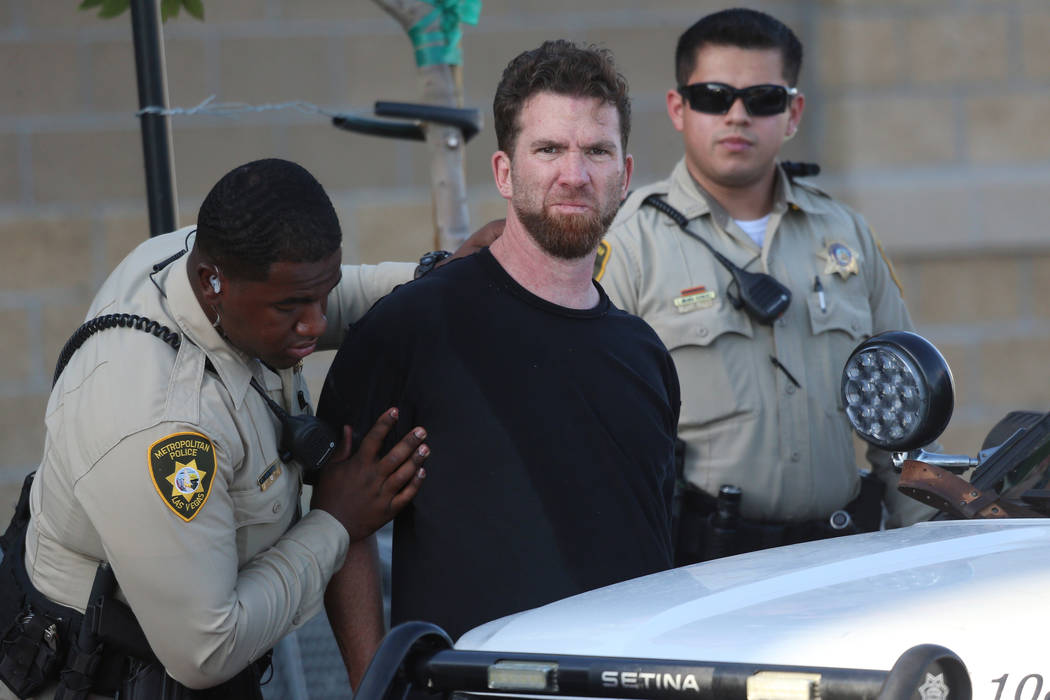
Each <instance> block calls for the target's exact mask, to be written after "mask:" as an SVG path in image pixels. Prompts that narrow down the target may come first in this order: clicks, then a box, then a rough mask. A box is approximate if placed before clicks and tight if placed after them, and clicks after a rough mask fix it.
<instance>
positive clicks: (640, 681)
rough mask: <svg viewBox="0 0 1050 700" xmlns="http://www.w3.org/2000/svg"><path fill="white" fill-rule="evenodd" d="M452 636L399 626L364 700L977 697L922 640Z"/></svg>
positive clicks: (431, 628) (956, 664) (949, 656)
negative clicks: (549, 645)
mask: <svg viewBox="0 0 1050 700" xmlns="http://www.w3.org/2000/svg"><path fill="white" fill-rule="evenodd" d="M451 647H452V642H451V640H450V639H449V637H448V635H447V634H445V632H444V631H443V630H442V629H441V628H440V627H438V626H437V625H433V624H431V623H428V622H406V623H404V624H401V625H398V626H396V627H394V628H393V629H391V630H390V633H389V634H387V636H386V638H385V639H384V640H383V642H382V644H381V645H380V647H379V650H378V651H377V652H376V655H375V657H374V658H373V659H372V663H371V664H370V665H369V667H368V670H367V671H366V673H365V676H364V678H363V679H362V681H361V686H360V688H358V691H357V694H356V695H354V698H355V700H360V699H364V698H368V699H369V700H401V698H403V697H404V696H405V693H406V692H407V690H408V689H409V688H419V689H426V690H427V691H429V692H431V693H451V692H453V691H462V692H468V693H470V692H476V693H484V694H485V695H486V696H489V695H492V696H494V697H503V696H506V695H514V696H520V695H527V696H529V697H533V696H534V694H536V693H539V694H541V695H544V696H547V695H551V696H574V697H593V698H648V699H649V700H678V699H680V698H696V697H718V698H724V699H725V700H745V699H746V698H747V697H749V695H750V694H749V692H748V685H749V683H751V682H753V681H754V680H755V679H754V677H755V676H756V674H769V673H772V674H774V675H775V674H777V673H780V674H784V673H786V674H792V675H795V676H800V675H801V676H810V677H811V678H799V679H798V680H800V681H805V682H813V683H816V684H817V687H818V688H819V692H820V697H821V698H825V699H826V700H873V699H877V700H901V699H903V698H909V697H913V696H914V694H915V692H916V689H917V688H918V687H919V686H920V685H922V684H923V683H924V682H926V681H928V680H929V679H928V674H935V675H937V676H939V678H937V679H935V680H936V682H937V683H939V684H943V686H944V688H943V689H946V690H950V693H951V695H950V697H952V698H955V700H970V698H971V697H972V693H973V689H972V686H971V683H970V678H969V675H968V674H967V671H966V666H965V664H964V663H963V662H962V660H961V659H960V658H959V657H958V656H956V655H955V654H954V653H953V652H952V651H950V650H948V649H946V648H944V647H941V646H936V645H933V644H920V645H918V646H915V647H912V648H910V649H908V650H907V651H905V652H904V653H903V654H901V656H900V657H899V658H898V659H897V661H896V663H894V665H893V668H892V669H890V670H889V671H880V670H872V669H860V668H827V667H805V666H784V665H762V664H755V663H726V662H720V661H696V660H668V659H640V658H617V657H598V656H575V655H565V654H543V653H535V654H532V653H520V652H519V653H507V652H493V651H471V650H457V649H452V648H451ZM507 664H510V665H511V666H516V667H517V669H520V668H523V667H527V668H530V669H537V668H538V669H539V670H540V672H541V673H542V674H545V675H544V677H543V681H544V682H543V684H542V687H540V686H539V685H535V686H527V687H526V686H521V685H519V686H517V687H511V686H508V685H503V684H501V683H500V682H499V680H498V679H496V678H495V677H494V676H493V669H497V670H498V667H499V666H500V665H504V666H506V665H507Z"/></svg>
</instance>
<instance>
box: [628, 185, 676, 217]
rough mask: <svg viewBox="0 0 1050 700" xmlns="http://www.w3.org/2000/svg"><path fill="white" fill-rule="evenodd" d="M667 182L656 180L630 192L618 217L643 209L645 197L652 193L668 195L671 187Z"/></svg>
mask: <svg viewBox="0 0 1050 700" xmlns="http://www.w3.org/2000/svg"><path fill="white" fill-rule="evenodd" d="M667 184H668V183H666V182H655V183H653V184H651V185H646V186H645V187H640V188H638V189H636V190H631V191H630V192H628V193H627V196H626V197H624V200H623V204H621V205H620V210H619V211H618V212H617V218H619V217H621V216H624V215H629V214H633V213H634V212H636V211H638V210H639V209H641V208H642V202H644V201H645V198H646V197H648V196H649V195H651V194H660V195H664V196H667V193H668V190H669V189H670V188H669V187H668V186H667Z"/></svg>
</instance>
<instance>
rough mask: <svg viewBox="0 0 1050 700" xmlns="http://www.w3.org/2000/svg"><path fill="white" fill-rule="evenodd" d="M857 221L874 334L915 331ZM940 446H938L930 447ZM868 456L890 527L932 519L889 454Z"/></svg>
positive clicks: (893, 279)
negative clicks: (907, 490) (906, 488)
mask: <svg viewBox="0 0 1050 700" xmlns="http://www.w3.org/2000/svg"><path fill="white" fill-rule="evenodd" d="M857 219H858V220H857V225H858V229H859V233H860V236H859V237H860V240H861V243H862V245H863V248H862V255H863V260H864V265H865V270H864V272H865V275H866V277H867V278H868V279H869V280H870V282H869V285H868V289H869V292H868V303H869V304H870V306H871V318H872V332H873V333H881V332H883V331H888V330H906V331H910V330H914V325H913V324H912V321H911V316H910V315H909V313H908V308H907V306H905V303H904V297H903V290H902V289H901V285H900V281H899V279H898V278H897V275H896V273H895V272H894V270H893V264H892V263H891V262H890V260H889V257H888V256H887V255H886V254H885V251H884V250H883V249H882V246H881V244H880V243H879V241H878V239H877V238H876V237H875V235H874V233H873V232H872V231H871V230H870V229H869V228H868V226H867V224H866V223H865V222H864V220H863V219H861V218H860V217H859V216H858V217H857ZM937 447H938V446H937V445H936V443H934V444H933V445H932V446H931V448H937ZM865 456H866V457H867V460H868V463H869V464H871V468H872V473H874V474H875V476H877V477H878V478H879V480H880V481H882V483H883V484H884V485H885V487H886V488H885V491H884V494H885V495H884V496H883V502H884V504H885V505H886V511H887V520H886V525H887V527H901V526H904V525H911V524H913V523H916V522H919V521H921V520H929V519H930V517H932V516H933V515H934V514H935V513H936V512H937V511H936V510H934V509H933V508H930V507H929V506H926V505H923V504H922V503H920V502H919V501H916V500H915V499H913V498H910V497H908V496H905V495H904V494H902V493H901V492H899V491H898V490H897V482H898V480H899V475H898V474H897V472H896V470H894V468H893V465H892V463H891V461H890V453H889V452H886V451H885V450H880V449H878V448H877V447H873V446H871V445H868V448H867V451H866V454H865Z"/></svg>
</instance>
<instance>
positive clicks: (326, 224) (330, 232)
mask: <svg viewBox="0 0 1050 700" xmlns="http://www.w3.org/2000/svg"><path fill="white" fill-rule="evenodd" d="M342 239H343V234H342V230H341V229H340V227H339V217H338V216H337V215H336V213H335V208H334V207H333V206H332V201H331V200H330V199H329V198H328V195H327V194H326V193H325V191H324V188H323V187H321V183H319V182H318V181H317V180H316V179H315V178H314V176H313V175H311V174H310V173H309V172H308V171H307V170H306V168H304V167H302V166H301V165H298V164H297V163H292V162H291V161H287V160H281V159H279V158H267V159H264V160H256V161H252V162H251V163H246V164H244V165H241V166H239V167H237V168H234V169H233V170H231V171H230V172H228V173H226V174H225V175H223V176H222V178H221V179H220V180H219V181H218V182H217V183H216V184H215V186H214V187H212V188H211V191H210V192H209V193H208V195H207V197H205V198H204V202H203V203H202V204H201V208H200V212H199V213H198V215H197V239H196V245H197V246H198V247H199V248H200V251H201V252H202V253H203V254H204V255H205V256H207V257H208V258H209V259H210V260H212V261H213V262H215V263H216V264H217V265H219V267H220V268H221V269H222V271H223V272H224V273H226V274H227V275H229V276H230V277H233V278H238V279H250V280H264V279H266V277H267V275H268V274H269V270H270V265H271V264H273V263H275V262H317V261H318V260H322V259H324V258H326V257H328V256H329V255H331V254H332V253H333V252H335V251H336V250H338V249H339V246H340V245H341V244H342Z"/></svg>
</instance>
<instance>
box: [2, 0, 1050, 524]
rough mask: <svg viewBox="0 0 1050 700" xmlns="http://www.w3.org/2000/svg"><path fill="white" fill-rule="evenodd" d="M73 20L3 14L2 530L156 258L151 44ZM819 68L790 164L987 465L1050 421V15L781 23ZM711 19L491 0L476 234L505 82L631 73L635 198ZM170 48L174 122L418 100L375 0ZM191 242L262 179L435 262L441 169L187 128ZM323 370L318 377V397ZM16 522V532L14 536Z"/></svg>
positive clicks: (51, 12) (301, 136)
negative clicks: (702, 22) (145, 259)
mask: <svg viewBox="0 0 1050 700" xmlns="http://www.w3.org/2000/svg"><path fill="white" fill-rule="evenodd" d="M76 4H77V3H76V2H54V1H45V2H32V1H31V0H0V64H2V65H4V66H5V67H7V70H6V71H5V78H4V80H3V81H0V161H2V162H3V164H4V167H2V168H0V241H2V242H3V245H4V248H3V254H0V321H3V325H2V328H3V331H2V332H0V349H2V350H4V351H5V352H4V354H3V357H4V360H5V361H4V363H3V364H2V365H0V444H2V445H3V455H4V458H3V460H0V509H2V510H0V512H3V513H6V512H8V511H7V509H6V505H5V504H6V503H9V502H10V500H11V499H12V497H13V495H14V491H15V489H16V488H17V484H18V483H19V482H20V481H21V478H22V476H23V475H24V474H25V473H26V472H28V471H30V470H31V469H33V468H34V466H35V464H36V463H37V461H38V459H39V456H40V453H41V450H42V445H43V413H44V407H45V404H46V400H47V393H48V389H49V386H50V377H51V372H52V369H53V367H54V362H55V359H56V357H57V355H58V352H59V350H60V349H61V346H62V344H63V342H64V341H65V339H66V338H67V337H68V335H69V333H70V332H72V330H73V329H74V328H75V327H76V326H77V325H78V324H79V322H80V321H81V320H82V316H83V313H84V311H85V309H86V307H87V303H88V300H89V299H90V297H91V296H92V294H93V292H94V290H95V289H96V288H97V287H98V285H99V284H100V283H101V281H102V280H103V279H104V277H105V275H106V273H107V272H108V270H109V269H110V268H111V267H112V266H113V265H114V264H115V262H116V261H117V260H119V259H120V257H121V256H123V255H124V254H125V253H126V252H127V251H128V250H129V249H130V248H131V247H133V246H134V245H135V244H136V243H137V242H139V241H141V240H143V239H144V238H145V237H146V236H147V215H146V211H145V204H144V185H143V172H142V156H141V143H140V137H139V131H138V123H137V119H136V117H135V116H134V112H135V110H136V108H137V104H138V101H137V95H136V90H135V74H134V64H133V54H132V47H131V36H130V34H131V32H130V25H129V19H128V17H127V15H125V16H123V17H120V18H117V19H112V20H101V19H98V18H97V17H96V16H95V15H94V14H93V13H85V12H80V11H77V10H76ZM739 4H745V5H749V6H752V7H756V8H758V9H763V10H766V11H769V12H772V13H773V14H776V15H777V16H779V17H781V18H782V19H783V20H785V21H786V22H787V23H788V24H790V25H791V26H792V27H793V28H794V29H795V30H796V31H797V32H798V33H799V35H800V36H801V38H802V40H803V42H804V44H805V46H806V51H807V56H806V62H805V65H804V69H803V79H802V83H801V86H800V87H801V88H802V90H803V91H804V92H805V94H806V95H807V100H808V101H807V106H806V114H805V116H804V119H803V123H802V128H801V130H800V133H799V135H798V136H797V137H796V138H795V140H794V141H793V142H792V143H791V144H790V145H789V148H788V152H787V156H788V157H789V158H793V159H804V160H814V161H817V162H819V163H821V164H822V165H823V167H824V173H823V174H822V175H821V176H820V177H819V178H818V179H817V180H816V181H815V182H816V184H818V185H819V186H822V187H824V188H825V189H827V190H829V191H830V192H832V193H834V194H835V195H837V196H839V197H841V198H843V199H844V200H846V201H848V202H850V203H851V204H853V205H855V206H856V207H858V208H859V209H860V210H861V211H863V212H864V213H865V214H866V216H867V217H868V219H869V220H870V221H871V223H872V224H873V226H874V227H875V229H876V231H877V232H878V233H879V235H880V236H881V238H882V240H883V242H884V244H885V247H886V249H887V251H888V252H889V253H890V255H891V256H892V257H893V259H894V260H895V262H896V265H897V269H898V272H899V274H900V276H901V279H902V281H903V282H904V285H905V290H906V293H907V298H908V300H909V303H910V306H911V309H912V313H913V316H914V317H915V319H916V321H917V323H918V324H919V325H920V327H921V329H922V330H923V332H925V333H926V334H927V335H928V336H929V337H930V338H931V339H932V340H934V341H935V342H936V343H938V344H939V345H941V346H942V348H943V349H944V352H945V354H946V356H947V358H948V360H949V361H950V362H951V363H952V366H953V369H954V371H955V377H956V381H957V384H958V389H959V395H958V399H959V405H958V408H957V411H956V420H955V421H954V422H953V425H952V427H951V428H950V429H949V432H948V434H947V435H946V437H945V439H944V442H945V444H946V446H947V447H949V448H950V449H952V450H955V451H973V450H975V449H976V448H977V446H978V445H979V443H980V440H981V438H982V436H983V433H984V431H985V430H986V429H987V428H988V427H989V426H990V424H991V422H993V421H994V420H995V419H996V418H997V417H998V416H999V415H1001V414H1002V413H1004V412H1005V411H1006V410H1008V409H1010V408H1016V407H1026V408H1041V409H1048V408H1050V370H1047V369H1045V368H1044V366H1043V365H1044V358H1045V357H1046V356H1047V350H1048V349H1050V310H1048V309H1050V306H1048V305H1047V303H1046V302H1045V301H1044V300H1045V299H1046V298H1047V295H1048V294H1050V238H1048V237H1047V235H1046V233H1045V231H1044V226H1043V222H1044V221H1046V220H1048V219H1050V196H1048V195H1050V120H1048V119H1047V118H1046V115H1047V114H1050V49H1048V44H1047V42H1046V41H1045V36H1046V35H1047V32H1048V31H1050V5H1048V4H1047V3H1046V2H1045V0H883V1H882V2H877V3H875V2H866V1H864V0H809V1H804V0H768V1H766V2H753V1H750V0H741V2H740V3H739ZM723 6H724V5H723V3H720V2H713V1H711V0H691V1H689V2H686V1H685V0H651V1H650V2H647V3H644V5H643V4H640V3H638V2H636V0H571V1H570V2H564V0H557V1H555V0H532V1H531V2H528V3H521V2H514V1H512V0H485V2H484V7H483V9H482V15H481V22H480V24H479V25H478V26H477V27H466V28H465V29H464V40H463V49H464V55H465V66H464V70H463V76H464V85H465V93H466V97H465V104H466V105H468V106H477V107H480V108H482V109H483V110H484V112H485V114H486V120H487V122H489V123H487V124H486V128H485V129H484V131H483V132H482V133H481V134H480V135H479V136H478V137H477V138H476V139H475V140H474V141H472V142H471V143H470V145H469V146H468V149H467V166H466V174H467V181H468V185H469V193H470V206H471V215H472V220H473V221H474V222H476V223H478V224H480V223H482V222H483V221H486V220H488V219H489V218H493V217H495V216H498V215H500V213H501V212H502V211H503V207H504V205H503V201H502V200H501V199H499V197H498V196H497V195H496V192H495V189H494V187H493V185H492V181H491V170H490V165H489V158H490V156H491V154H492V151H493V150H494V148H495V137H494V135H493V132H492V128H491V123H490V122H491V119H490V118H489V114H488V112H489V110H490V105H491V96H492V91H493V89H494V87H495V84H496V82H497V80H498V78H499V74H500V72H501V70H502V67H503V66H504V65H505V63H506V62H507V60H509V59H510V58H511V57H512V56H513V55H515V54H517V53H518V52H520V51H521V50H524V49H527V48H531V47H533V46H535V45H537V44H538V43H539V42H540V41H542V40H543V39H546V38H554V37H558V36H561V37H567V38H571V39H576V40H583V41H590V42H595V43H599V44H602V45H605V46H607V47H608V48H610V49H612V51H613V52H614V53H615V54H616V56H617V57H618V61H619V64H620V67H621V69H622V70H623V72H624V73H625V75H626V76H627V77H628V79H629V81H630V83H631V87H632V95H633V99H634V120H635V121H634V128H633V132H632V142H631V144H630V147H629V150H630V151H632V152H633V153H634V155H635V157H636V163H637V169H636V176H635V177H636V180H635V183H636V184H642V183H645V182H647V181H649V180H652V179H655V178H658V177H662V176H663V175H664V174H665V173H666V172H667V171H668V170H669V169H670V168H671V167H672V165H673V164H674V162H675V161H676V160H677V158H678V157H679V154H680V151H681V144H680V140H679V137H678V135H677V133H676V132H674V131H673V129H671V127H670V126H669V124H668V122H667V118H666V114H665V108H664V95H665V92H666V90H667V89H668V88H669V87H671V86H672V81H673V74H672V54H673V47H674V42H675V40H676V38H677V36H678V34H679V33H680V32H681V31H682V30H683V29H684V28H685V27H686V26H688V24H690V23H692V22H693V21H695V19H697V18H698V17H699V16H700V15H702V14H704V13H706V12H708V11H712V10H715V9H719V8H721V7H723ZM205 7H206V13H207V15H206V21H205V22H203V23H201V22H198V21H196V20H194V19H192V18H189V17H187V16H186V15H185V14H183V15H181V16H180V17H179V18H177V19H175V20H172V21H169V22H168V23H167V25H166V26H165V28H164V33H165V41H166V54H167V67H168V85H169V92H170V103H171V105H173V106H179V107H192V106H195V105H197V104H199V103H200V102H201V101H202V100H204V99H206V98H208V97H209V96H211V95H214V96H215V99H216V101H218V102H244V103H249V104H253V105H262V104H270V103H279V102H284V101H290V100H303V101H307V102H310V103H313V104H315V105H318V106H320V107H323V108H325V109H327V110H333V111H334V110H341V109H357V110H369V109H370V108H371V104H372V103H373V102H374V101H375V100H376V99H394V100H408V101H411V100H414V99H416V98H417V95H418V86H417V83H416V74H415V66H414V63H413V61H412V57H411V51H410V46H409V42H408V40H407V39H406V38H405V35H404V33H403V32H402V30H401V29H400V27H399V26H398V25H397V24H396V23H395V22H394V20H393V19H391V18H390V17H388V16H387V15H386V14H384V13H383V12H382V11H381V10H379V9H378V8H377V7H376V6H375V5H373V4H372V3H370V2H367V1H365V0H357V1H356V2H345V1H344V0H295V1H293V0H206V2H205ZM172 124H173V140H174V147H175V166H176V171H177V187H178V194H179V214H180V221H181V222H182V223H191V222H192V221H193V219H194V216H195V212H196V209H197V207H198V206H199V203H200V201H201V199H202V197H203V196H204V194H205V193H206V192H207V190H208V188H209V187H210V186H211V184H213V183H214V182H215V180H216V179H217V178H218V177H220V176H221V175H222V174H223V173H224V172H226V171H227V170H229V169H230V168H232V167H233V166H235V165H237V164H239V163H242V162H245V161H247V160H251V159H255V158H259V157H264V156H272V155H276V156H281V157H286V158H291V159H293V160H297V161H299V162H301V163H303V164H304V165H305V166H306V167H307V168H309V169H310V170H311V171H312V172H314V173H315V174H316V175H317V176H318V178H319V179H320V180H321V182H322V183H323V184H324V185H325V186H326V188H327V189H328V190H329V192H330V193H331V195H332V197H333V200H334V201H335V203H336V206H337V209H338V211H339V214H340V218H341V220H342V224H343V229H344V237H345V245H344V251H345V258H346V260H347V261H352V262H376V261H380V260H384V259H406V260H407V259H415V258H417V257H418V256H419V254H420V253H422V252H424V251H426V250H429V249H430V248H431V247H433V243H432V234H431V230H430V227H431V207H430V194H429V182H428V175H427V167H426V166H427V161H426V154H425V152H424V149H423V147H422V146H421V145H418V144H413V143H401V142H394V141H389V140H384V139H378V138H371V137H364V136H359V135H355V134H349V133H346V132H339V131H337V130H335V129H334V128H332V127H331V126H330V125H329V123H328V120H327V119H326V118H325V117H323V116H321V115H318V114H312V113H303V112H299V111H294V110H281V111H265V112H257V113H249V114H244V115H240V116H239V117H237V118H222V117H216V116H192V117H191V116H176V117H174V118H173V122H172ZM327 359H328V358H327V357H326V356H324V355H321V356H319V357H317V358H315V359H314V360H313V361H312V362H311V364H310V372H311V377H312V379H313V381H314V382H315V383H317V382H319V380H320V377H321V376H323V372H324V366H325V363H326V361H327ZM3 517H5V518H6V515H5V516H3Z"/></svg>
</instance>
